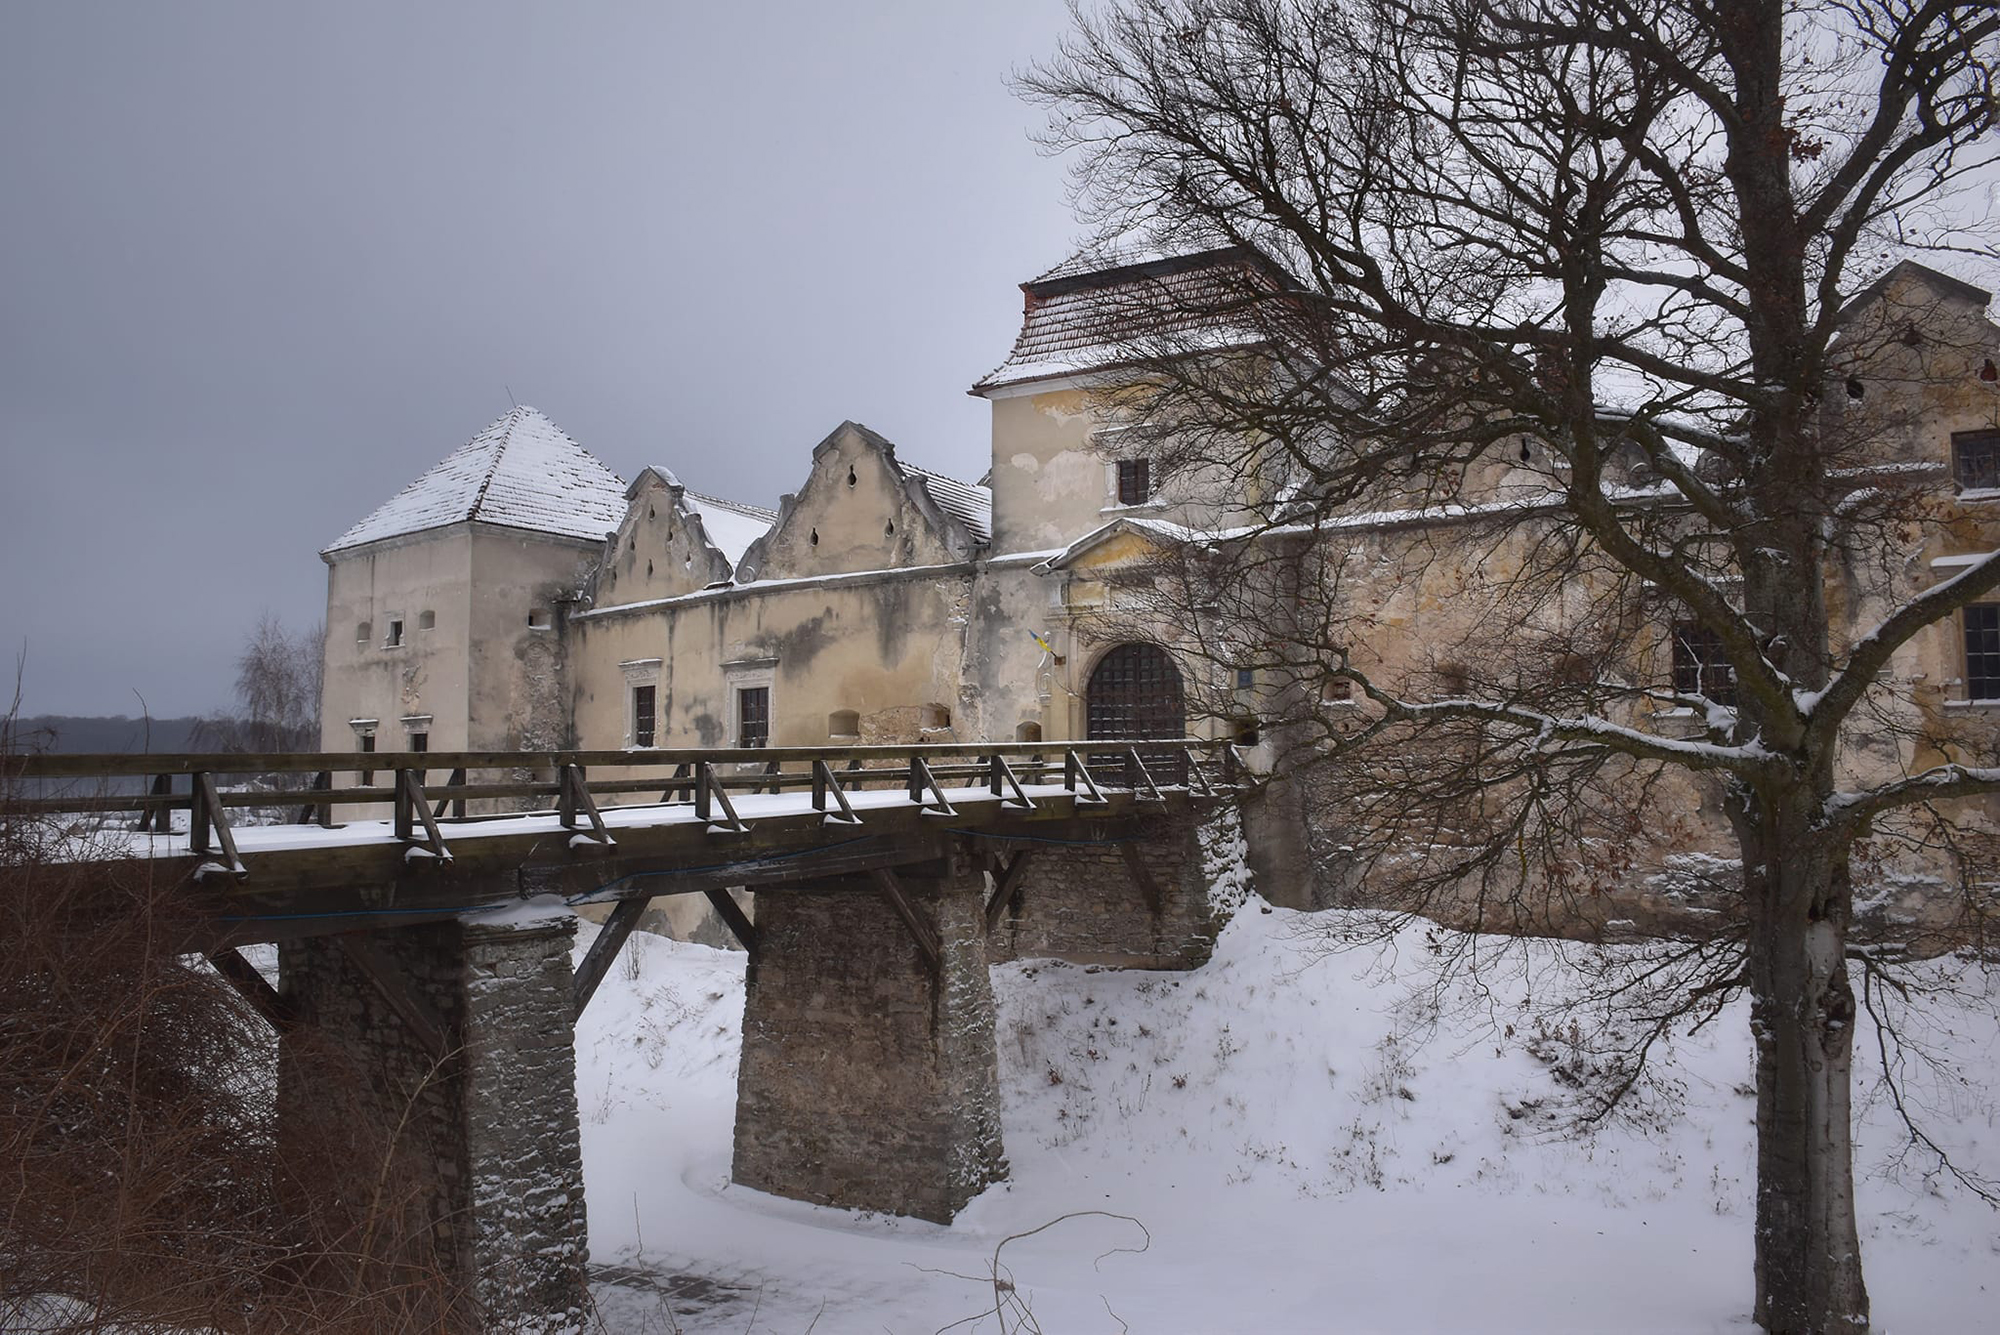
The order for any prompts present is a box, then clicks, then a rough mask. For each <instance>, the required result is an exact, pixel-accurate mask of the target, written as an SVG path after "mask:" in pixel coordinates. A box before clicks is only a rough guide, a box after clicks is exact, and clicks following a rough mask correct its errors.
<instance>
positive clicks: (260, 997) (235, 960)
mask: <svg viewBox="0 0 2000 1335" xmlns="http://www.w3.org/2000/svg"><path fill="white" fill-rule="evenodd" d="M208 962H209V963H210V964H213V965H214V966H215V971H216V972H217V973H219V974H221V975H222V977H223V980H224V981H225V982H227V983H228V984H229V985H230V986H231V987H233V988H235V989H236V994H237V995H238V996H240V997H242V998H243V1000H245V1001H247V1002H248V1003H250V1009H252V1010H254V1011H256V1012H257V1013H258V1014H259V1015H261V1016H263V1017H264V1019H265V1020H267V1021H268V1022H269V1023H270V1026H271V1027H272V1028H273V1029H275V1030H277V1031H278V1032H279V1033H281V1034H282V1033H284V1032H286V1031H287V1030H289V1029H290V1028H291V1027H292V1026H293V1025H296V1024H297V1023H298V1022H299V1013H298V1010H297V1009H296V1008H295V1007H294V1006H293V1005H292V1003H291V1002H290V1001H287V1000H286V999H285V998H284V997H282V996H280V995H279V994H278V989H277V988H275V987H272V986H271V984H270V983H269V982H267V981H266V980H265V978H264V975H263V974H261V973H258V972H257V966H256V965H254V964H252V963H251V962H250V961H249V960H246V959H244V958H243V955H242V953H241V952H240V951H237V950H233V949H230V948H228V947H224V948H223V949H221V950H217V951H211V952H210V953H209V956H208Z"/></svg>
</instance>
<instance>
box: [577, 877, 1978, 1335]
mask: <svg viewBox="0 0 2000 1335" xmlns="http://www.w3.org/2000/svg"><path fill="white" fill-rule="evenodd" d="M1334 921H1337V920H1336V919H1334V918H1333V917H1331V916H1328V915H1319V916H1306V915H1298V914H1292V913H1288V912H1283V911H1276V912H1259V911H1258V908H1257V906H1256V905H1254V904H1253V906H1252V907H1251V908H1249V909H1248V910H1246V911H1245V912H1243V913H1242V914H1241V915H1239V917H1238V919H1237V921H1236V922H1235V923H1234V924H1232V925H1231V926H1230V928H1229V929H1228V930H1227V931H1226V932H1225V934H1224V936H1223V939H1222V942H1221V945H1220V948H1219V949H1218V952H1217V955H1216V958H1215V960H1214V962H1213V963H1211V964H1210V965H1209V966H1208V967H1206V968H1204V969H1202V970H1199V971H1196V972H1193V973H1188V974H1178V975H1176V974H1159V973H1152V974H1149V973H1136V972H1116V971H1099V970H1086V969H1080V968H1073V967H1070V966H1065V965H1058V964H1046V963H1028V964H1021V965H1012V966H1008V967H1005V968H1001V969H998V970H996V971H995V979H994V981H995V987H996V991H997V993H998V996H999V1002H1000V1027H999V1033H1000V1060H1001V1075H1002V1081H1003V1084H1004V1086H1005V1092H1006V1138H1007V1150H1008V1154H1009V1157H1010V1159H1011V1161H1012V1165H1013V1177H1012V1180H1011V1181H1010V1182H1008V1183H1006V1184H1003V1185H1000V1186H997V1187H995V1188H993V1189H992V1190H989V1191H988V1192H987V1193H986V1194H985V1195H983V1196H982V1197H980V1198H979V1199H978V1200H976V1201H975V1202H973V1204H972V1205H971V1207H970V1208H968V1210H967V1211H966V1212H965V1213H964V1214H963V1215H962V1216H961V1217H960V1219H959V1220H958V1222H957V1223H956V1224H955V1225H953V1226H952V1227H949V1228H944V1227H939V1226H936V1225H932V1224H926V1223H922V1222H918V1221H912V1220H903V1219H886V1218H880V1217H867V1216H859V1215H853V1214H848V1213H844V1212H841V1211H834V1210H826V1209H820V1208H816V1207H811V1206H805V1205H801V1204H798V1203H796V1202H792V1201H786V1200H781V1199H778V1198H775V1197H771V1196H767V1195H763V1194H761V1193H758V1192H754V1191H748V1190H744V1189H742V1188H738V1187H732V1186H730V1185H728V1175H729V1147H730V1126H731V1118H732V1115H733V1081H734V1076H735V1067H736V1055H737V1043H738V1027H739V1024H740V1020H741V1015H742V988H743V981H742V979H743V970H742V965H743V959H742V956H740V955H732V954H728V953H724V952H720V951H713V950H708V949H705V948H703V947H698V946H686V945H678V944H675V943H671V942H667V941H663V940H660V939H659V938H655V937H650V936H645V935H643V934H642V935H638V936H635V937H634V938H633V940H632V943H631V944H630V945H629V946H628V947H627V949H628V950H630V951H631V952H632V954H631V955H629V956H628V957H627V958H626V959H624V960H622V961H621V963H620V965H619V966H618V967H617V968H615V969H614V970H613V973H612V976H611V977H610V978H609V979H607V980H606V982H605V984H604V986H603V988H602V990H601V991H600V992H599V993H598V996H597V998H596V1000H594V1001H593V1002H592V1004H591V1008H590V1010H589V1011H588V1012H587V1013H586V1015H585V1017H584V1020H583V1023H582V1027H581V1029H580V1031H579V1033H578V1039H577V1041H578V1063H579V1069H578V1090H579V1095H580V1099H581V1107H582V1112H583V1118H584V1152H585V1172H586V1175H587V1178H588V1184H589V1199H590V1205H591V1220H590V1228H591V1238H592V1244H593V1248H592V1249H593V1255H594V1257H595V1259H596V1261H597V1262H598V1264H599V1265H600V1266H603V1267H608V1269H607V1270H606V1271H605V1272H604V1275H605V1277H604V1278H603V1279H602V1280H601V1282H600V1283H599V1285H598V1286H597V1291H598V1296H599V1301H600V1305H601V1307H602V1309H603V1311H604V1314H605V1316H606V1319H607V1322H608V1323H609V1325H610V1327H611V1329H613V1330H615V1331H621V1332H636V1331H642V1330H647V1331H666V1330H673V1329H679V1330H683V1331H687V1332H705V1331H718V1332H719V1331H728V1332H746V1331H759V1332H762V1331H773V1332H794V1333H796V1332H802V1331H805V1330H806V1329H808V1327H810V1328H811V1329H812V1330H813V1331H814V1332H815V1335H844V1333H845V1332H870V1333H871V1335H876V1333H879V1332H881V1331H885V1330H887V1331H892V1332H898V1333H899V1335H900V1333H901V1332H932V1331H937V1330H940V1329H942V1328H943V1327H945V1326H946V1325H948V1324H949V1323H952V1322H955V1321H959V1320H961V1319H963V1318H969V1317H973V1316H975V1315H976V1314H977V1313H979V1312H980V1311H981V1310H982V1309H983V1308H988V1307H990V1306H991V1304H992V1301H993V1292H992V1288H991V1286H990V1284H982V1283H981V1282H980V1281H979V1279H978V1277H979V1276H981V1275H985V1274H989V1273H990V1270H989V1267H990V1264H991V1260H992V1255H993V1252H994V1249H995V1247H996V1245H998V1244H999V1243H1000V1242H1001V1241H1002V1239H1004V1238H1006V1237H1007V1236H1008V1235H1010V1234H1014V1233H1020V1232H1025V1231H1027V1230H1029V1229H1033V1228H1036V1227H1038V1226H1040V1225H1043V1224H1046V1223H1048V1222H1049V1221H1051V1220H1053V1219H1055V1218H1057V1217H1058V1216H1061V1215H1063V1214H1066V1213H1068V1212H1072V1211H1085V1210H1094V1211H1106V1212H1113V1213H1116V1214H1121V1215H1127V1216H1131V1217H1132V1218H1134V1219H1136V1220H1139V1221H1142V1222H1143V1225H1144V1228H1145V1229H1146V1230H1147V1232H1148V1233H1149V1234H1150V1245H1148V1246H1147V1247H1146V1250H1144V1251H1143V1252H1136V1253H1135V1252H1129V1251H1116V1250H1114V1249H1117V1248H1129V1247H1136V1246H1139V1245H1140V1244H1141V1243H1142V1242H1145V1241H1146V1238H1145V1236H1144V1235H1142V1234H1141V1233H1140V1232H1139V1230H1138V1227H1137V1226H1135V1225H1134V1224H1132V1223H1128V1222H1124V1221H1120V1220H1116V1219H1110V1218H1103V1217H1096V1216H1092V1217H1084V1218H1077V1219H1073V1220H1069V1221H1067V1222H1064V1223H1061V1224H1057V1225H1056V1226H1055V1227H1053V1228H1051V1229H1049V1230H1047V1231H1045V1232H1043V1233H1040V1234H1038V1235H1037V1236H1035V1237H1032V1238H1028V1239H1025V1240H1022V1241H1018V1242H1012V1243H1008V1244H1007V1245H1006V1248H1005V1250H1004V1252H1003V1254H1002V1258H1001V1259H1002V1261H1003V1263H1004V1264H1005V1265H1006V1267H1007V1269H1008V1271H1009V1272H1010V1273H1011V1274H1012V1276H1013V1278H1014V1280H1015V1281H1016V1282H1017V1283H1018V1285H1019V1286H1020V1287H1019V1292H1020V1294H1021V1296H1022V1297H1023V1298H1026V1299H1028V1300H1029V1301H1031V1302H1032V1304H1033V1309H1034V1312H1035V1314H1036V1317H1037V1319H1038V1321H1039V1322H1040V1324H1041V1327H1042V1329H1043V1330H1045V1331H1049V1332H1052V1333H1053V1332H1057V1331H1061V1332H1095V1331H1104V1332H1115V1331H1118V1330H1120V1329H1121V1324H1120V1323H1121V1322H1123V1323H1129V1325H1130V1328H1131V1329H1132V1330H1134V1331H1148V1332H1168V1333H1172V1332H1234V1331H1242V1332H1279V1333H1283V1332H1294V1331H1296V1332H1308V1331H1341V1332H1406V1333H1408V1332H1464V1331H1480V1332H1485V1331H1491V1332H1510V1331H1520V1332H1535V1333H1536V1335H1553V1333H1555V1332H1578V1333H1581V1332H1603V1331H1634V1332H1712V1331H1726V1332H1748V1331H1750V1330H1751V1329H1752V1328H1751V1327H1750V1325H1749V1322H1748V1319H1747V1315H1746V1314H1747V1311H1748V1308H1749V1306H1750V1297H1751V1291H1750V1270H1749V1257H1750V1223H1749V1219H1750V1213H1749V1212H1750V1198H1749V1180H1750V1168H1751V1126H1750V1115H1751V1107H1752V1102H1751V1099H1750V1097H1749V1096H1748V1095H1747V1093H1746V1092H1745V1090H1746V1088H1747V1087H1746V1086H1745V1081H1746V1080H1747V1079H1748V1076H1749V1055H1748V1049H1747V1038H1746V1036H1745V1017H1744V1015H1743V1013H1742V1011H1741V1009H1740V1008H1739V1009H1736V1010H1732V1011H1731V1012H1729V1013H1727V1014H1725V1015H1724V1016H1723V1017H1722V1019H1721V1020H1720V1021H1719V1022H1718V1023H1717V1024H1716V1025H1713V1026H1711V1027H1709V1028H1708V1029H1705V1030H1703V1031H1702V1032H1701V1033H1700V1034H1699V1035H1697V1036H1695V1037H1694V1038H1692V1039H1686V1038H1682V1039H1678V1040H1676V1042H1675V1045H1674V1047H1673V1050H1672V1051H1671V1052H1670V1053H1668V1054H1667V1055H1666V1059H1665V1064H1664V1065H1663V1066H1662V1067H1661V1068H1660V1073H1659V1077H1658V1078H1657V1079H1656V1080H1655V1081H1654V1082H1653V1083H1652V1084H1651V1085H1649V1086H1648V1088H1647V1090H1646V1097H1645V1099H1644V1101H1643V1102H1642V1104H1641V1107H1640V1109H1639V1112H1638V1113H1637V1115H1635V1116H1631V1117H1625V1118H1622V1119H1619V1120H1615V1121H1614V1122H1612V1123H1611V1124H1609V1125H1606V1126H1603V1127H1601V1128H1600V1129H1599V1130H1598V1131H1596V1132H1595V1133H1594V1134H1592V1135H1589V1136H1587V1137H1584V1138H1581V1139H1578V1138H1576V1137H1575V1136H1574V1135H1572V1134H1568V1133H1569V1131H1570V1128H1571V1127H1572V1119H1573V1113H1574V1110H1575V1107H1576V1105H1575V1103H1574V1101H1573V1099H1574V1095H1573V1092H1572V1091H1571V1089H1570V1087H1569V1085H1568V1084H1566V1083H1565V1080H1564V1079H1563V1077H1562V1076H1560V1075H1558V1074H1556V1073H1555V1069H1554V1068H1555V1067H1556V1066H1562V1065H1566V1064H1567V1060H1566V1059H1567V1058H1568V1057H1569V1056H1571V1055H1573V1053H1572V1052H1571V1051H1570V1049H1569V1048H1568V1047H1567V1046H1566V1042H1567V1041H1566V1038H1565V1036H1564V1034H1563V1033H1562V1032H1560V1030H1559V1027H1558V1032H1555V1033H1553V1034H1551V1033H1550V1032H1548V1031H1547V1028H1546V1027H1542V1028H1540V1029H1538V1027H1537V1026H1536V1025H1535V1024H1534V1023H1533V1022H1532V1020H1531V1018H1530V1012H1528V1011H1527V1010H1526V1009H1525V1008H1524V1006H1523V1000H1524V994H1525V992H1526V990H1527V988H1528V987H1529V980H1530V979H1532V980H1534V985H1535V995H1536V996H1537V999H1538V1000H1540V999H1544V998H1545V997H1546V996H1547V995H1548V994H1549V993H1550V991H1551V984H1550V982H1549V981H1548V978H1547V976H1546V974H1547V971H1546V970H1545V969H1543V968H1542V967H1541V966H1544V965H1546V964H1547V963H1548V959H1547V953H1546V950H1545V948H1543V947H1541V946H1539V945H1537V946H1533V947H1531V951H1530V958H1529V959H1528V960H1527V963H1528V964H1529V965H1530V966H1531V967H1530V969H1529V971H1528V972H1527V973H1521V972H1518V971H1515V970H1510V969H1497V970H1494V971H1492V972H1490V973H1488V974H1486V975H1485V976H1484V981H1483V987H1479V988H1475V987H1471V986H1458V987H1453V988H1448V989H1444V990H1442V991H1437V990H1433V989H1431V988H1430V987H1429V984H1430V982H1431V979H1430V977H1429V974H1428V972H1427V971H1426V970H1425V969H1424V968H1423V967H1422V961H1424V960H1427V959H1429V958H1431V952H1430V950H1429V949H1428V943H1427V942H1426V940H1425V938H1424V934H1423V933H1422V932H1405V933H1403V934H1402V935H1400V936H1398V937H1397V939H1396V941H1395V943H1394V949H1393V950H1392V951H1389V952H1384V953H1379V954H1378V953H1375V952H1357V953H1349V954H1342V955H1336V956H1333V957H1331V958H1320V956H1321V955H1322V954H1323V952H1322V951H1321V950H1319V949H1318V948H1317V947H1318V944H1319V943H1320V942H1322V941H1323V939H1324V938H1323V929H1324V927H1325V926H1326V925H1327V924H1328V923H1330V922H1334ZM585 930H586V932H588V930H589V929H588V928H586V929H585ZM1991 1004H1992V998H1991V997H1990V996H1987V997H1985V998H1984V999H1983V1000H1980V999H1972V1000H1970V1001H1967V1002H1963V1003H1951V1004H1945V1005H1942V1006H1940V1007H1939V1008H1938V1009H1937V1010H1936V1011H1934V1012H1933V1023H1934V1028H1933V1029H1932V1030H1931V1035H1932V1037H1933V1039H1934V1040H1935V1041H1936V1042H1937V1043H1938V1045H1939V1046H1940V1049H1941V1050H1942V1051H1943V1052H1944V1053H1946V1054H1947V1055H1948V1057H1949V1058H1950V1060H1951V1061H1952V1062H1953V1063H1954V1064H1955V1067H1956V1069H1957V1070H1958V1071H1959V1072H1962V1073H1972V1074H1975V1075H1977V1076H1978V1077H1979V1078H1981V1079H1987V1080H1990V1079H1991V1077H1992V1075H1993V1073H1994V1071H1995V1060H1994V1059H1995V1057H1996V1056H2000V1032H1996V1031H2000V1026H1996V1023H1995V1021H1994V1018H1993V1016H1992V1014H1991ZM1510 1025H1511V1026H1513V1028H1514V1033H1513V1034H1512V1035H1509V1034H1508V1033H1507V1029H1508V1026H1510ZM1861 1038H1862V1041H1861V1043H1860V1044H1859V1047H1860V1049H1861V1050H1862V1052H1863V1053H1872V1051H1873V1037H1872V1032H1871V1031H1868V1030H1865V1029H1864V1032H1863V1033H1862V1036H1861ZM1535 1053H1540V1054H1541V1055H1540V1056H1537V1055H1535ZM1867 1060H1868V1059H1866V1058H1864V1064H1866V1061H1867ZM1872 1069H1873V1068H1872V1067H1871V1068H1870V1072H1871V1074H1864V1076H1863V1079H1864V1081H1871V1082H1872ZM1871 1087H1872V1084H1871ZM1911 1088H1912V1090H1913V1091H1914V1092H1915V1093H1916V1094H1917V1096H1918V1097H1920V1098H1921V1099H1922V1100H1923V1101H1924V1102H1925V1104H1926V1105H1927V1106H1928V1107H1930V1108H1931V1109H1932V1111H1933V1113H1935V1114H1936V1116H1935V1117H1934V1119H1933V1121H1932V1123H1931V1126H1930V1129H1931V1130H1932V1131H1934V1132H1936V1133H1940V1134H1943V1135H1945V1136H1946V1137H1947V1138H1949V1139H1950V1141H1951V1142H1952V1143H1953V1144H1955V1145H1956V1146H1958V1147H1959V1148H1960V1149H1961V1150H1962V1151H1963V1153H1964V1155H1965V1158H1966V1160H1967V1161H1968V1162H1971V1163H1974V1164H1976V1165H1979V1166H1981V1167H1983V1169H1984V1171H1985V1172H1987V1173H1988V1174H1993V1173H1994V1172H1995V1171H1996V1170H2000V1130H1996V1125H1995V1112H1994V1108H1995V1100H1994V1099H1993V1098H1992V1097H1991V1091H1990V1090H1988V1091H1985V1092H1984V1093H1981V1092H1980V1091H1978V1090H1977V1089H1975V1088H1970V1087H1966V1086H1962V1085H1959V1084H1955V1083H1953V1082H1952V1081H1950V1080H1948V1079H1930V1080H1921V1079H1920V1080H1916V1081H1915V1082H1914V1083H1913V1084H1912V1086H1911ZM1863 1118H1864V1128H1863V1139H1864V1147H1863V1152H1862V1158H1861V1168H1862V1175H1863V1176H1862V1182H1861V1187H1860V1189H1861V1197H1862V1209H1863V1212H1864V1247H1865V1248H1866V1256H1867V1262H1868V1267H1869V1278H1870V1282H1871V1291H1872V1293H1873V1295H1874V1299H1875V1311H1876V1318H1877V1325H1878V1328H1880V1329H1882V1330H1885V1331H1888V1332H1892V1333H1893V1335H1956V1333H1957V1332H1968V1331H1979V1330H1993V1329H1996V1328H2000V1318H1996V1317H1995V1315H1994V1313H1995V1310H1996V1308H1995V1296H1996V1294H2000V1215H1996V1214H1995V1213H1994V1212H1993V1211H1992V1210H1991V1209H1989V1208H1988V1207H1987V1206H1986V1205H1984V1204H1983V1203H1981V1202H1979V1201H1978V1200H1976V1199H1974V1198H1972V1197H1971V1196H1970V1195H1969V1194H1967V1193H1966V1192H1965V1191H1964V1190H1963V1189H1961V1188H1957V1187H1955V1186H1953V1185H1952V1184H1950V1183H1949V1182H1948V1181H1947V1180H1944V1179H1942V1178H1937V1177H1929V1178H1927V1177H1926V1176H1925V1173H1924V1171H1923V1170H1924V1168H1925V1165H1924V1164H1923V1163H1922V1162H1921V1161H1920V1160H1918V1159H1916V1158H1914V1157H1913V1158H1912V1159H1911V1160H1910V1161H1909V1162H1908V1163H1907V1164H1905V1165H1904V1166H1903V1167H1902V1168H1901V1169H1897V1168H1895V1167H1894V1166H1893V1165H1892V1164H1891V1163H1890V1162H1889V1161H1890V1158H1891V1156H1892V1155H1893V1154H1894V1152H1895V1151H1896V1150H1897V1149H1898V1148H1899V1147H1900V1144H1901V1139H1902V1137H1901V1135H1900V1132H1899V1131H1898V1129H1897V1127H1896V1125H1895V1123H1894V1122H1893V1119H1892V1117H1891V1116H1890V1114H1889V1110H1888V1109H1887V1108H1886V1107H1884V1106H1883V1105H1882V1103H1881V1101H1880V1099H1879V1098H1876V1099H1873V1100H1871V1101H1869V1102H1867V1105H1866V1107H1865V1110H1864V1113H1863ZM961 1276H963V1277H971V1278H961ZM1989 1288H1991V1289H1993V1290H1994V1293H1989V1292H1988V1289H1989ZM1000 1328H1001V1327H1000V1326H999V1325H998V1324H997V1323H996V1322H995V1321H994V1320H993V1319H992V1318H991V1317H988V1318H987V1319H985V1320H983V1321H981V1322H979V1323H977V1324H975V1325H968V1326H961V1327H959V1328H958V1329H961V1330H980V1331H987V1332H993V1331H997V1330H999V1329H1000ZM1008 1329H1010V1330H1011V1329H1014V1327H1013V1326H1012V1325H1011V1324H1010V1325H1009V1326H1008Z"/></svg>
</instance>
